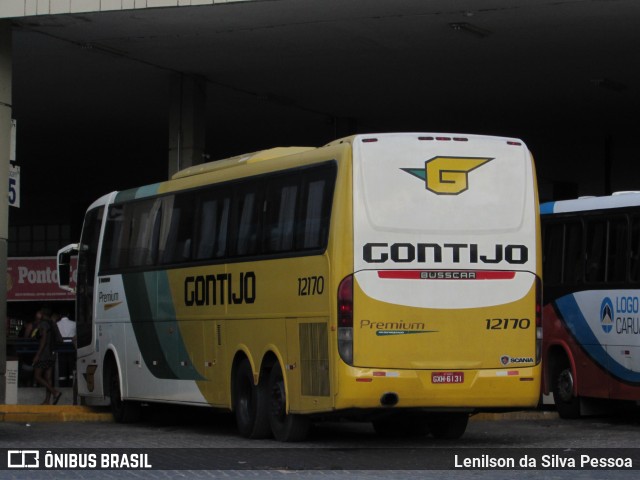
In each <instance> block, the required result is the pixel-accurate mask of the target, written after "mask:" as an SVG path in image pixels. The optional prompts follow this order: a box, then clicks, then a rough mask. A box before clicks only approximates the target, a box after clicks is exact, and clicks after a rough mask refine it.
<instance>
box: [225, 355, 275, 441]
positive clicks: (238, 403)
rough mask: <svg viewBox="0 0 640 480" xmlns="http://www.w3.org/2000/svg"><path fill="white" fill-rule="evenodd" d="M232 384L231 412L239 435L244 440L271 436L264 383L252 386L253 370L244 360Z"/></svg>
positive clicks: (236, 371)
mask: <svg viewBox="0 0 640 480" xmlns="http://www.w3.org/2000/svg"><path fill="white" fill-rule="evenodd" d="M233 382H234V387H233V388H234V390H233V391H234V395H233V399H234V401H233V410H234V412H235V416H236V424H237V426H238V431H239V432H240V435H242V436H243V437H246V438H267V437H269V436H271V427H270V425H269V417H268V415H267V409H268V405H269V402H268V396H267V392H266V387H265V382H264V381H263V380H261V382H260V384H258V386H256V385H254V383H253V370H251V364H250V363H249V360H247V359H246V358H245V359H244V360H242V361H241V362H240V363H239V364H238V367H237V368H236V370H235V373H234V378H233Z"/></svg>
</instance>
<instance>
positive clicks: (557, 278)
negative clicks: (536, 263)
mask: <svg viewBox="0 0 640 480" xmlns="http://www.w3.org/2000/svg"><path fill="white" fill-rule="evenodd" d="M563 231H564V225H562V224H561V223H549V224H546V225H545V228H544V232H543V241H544V249H543V251H544V258H543V264H544V268H543V271H544V280H545V282H548V283H549V285H557V284H559V283H560V282H561V280H562V264H563V262H562V254H563Z"/></svg>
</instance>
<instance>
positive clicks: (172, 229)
mask: <svg viewBox="0 0 640 480" xmlns="http://www.w3.org/2000/svg"><path fill="white" fill-rule="evenodd" d="M193 200H194V197H193V195H191V194H180V195H170V196H168V197H164V198H163V206H162V226H161V228H160V240H159V257H160V259H159V261H160V263H162V264H167V263H179V262H183V261H187V260H190V259H191V246H192V241H191V238H192V237H193V210H194V202H193Z"/></svg>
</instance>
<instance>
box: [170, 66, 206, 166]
mask: <svg viewBox="0 0 640 480" xmlns="http://www.w3.org/2000/svg"><path fill="white" fill-rule="evenodd" d="M206 88H207V84H206V81H205V80H204V79H203V78H200V77H196V76H193V75H185V74H180V75H176V76H175V77H174V78H173V79H172V81H171V105H170V111H169V178H171V176H172V175H173V174H174V173H176V172H177V171H179V170H182V169H184V168H187V167H191V166H193V165H198V164H200V163H202V162H203V155H204V142H205V129H206V127H205V114H206V100H207V90H206Z"/></svg>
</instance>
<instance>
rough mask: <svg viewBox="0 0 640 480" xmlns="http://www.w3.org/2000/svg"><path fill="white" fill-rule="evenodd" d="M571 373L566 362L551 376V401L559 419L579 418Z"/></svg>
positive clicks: (578, 402)
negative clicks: (554, 405)
mask: <svg viewBox="0 0 640 480" xmlns="http://www.w3.org/2000/svg"><path fill="white" fill-rule="evenodd" d="M573 382H574V380H573V372H572V370H571V367H570V366H569V364H568V362H563V363H561V364H559V365H558V367H557V368H556V369H555V371H554V374H553V401H554V402H555V404H556V408H557V410H558V415H560V418H565V419H575V418H580V397H577V396H575V395H574V394H573V386H574V383H573Z"/></svg>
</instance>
